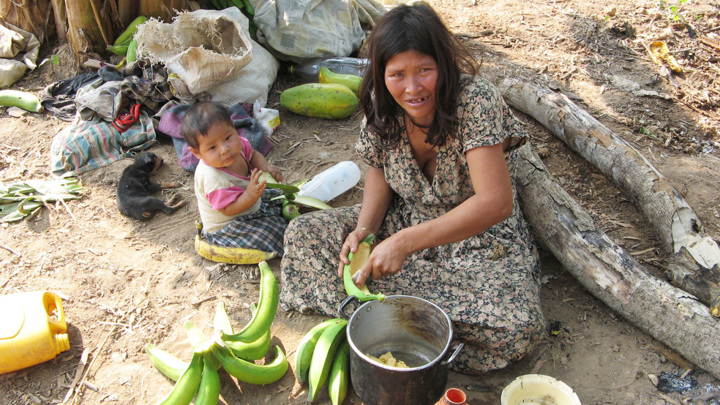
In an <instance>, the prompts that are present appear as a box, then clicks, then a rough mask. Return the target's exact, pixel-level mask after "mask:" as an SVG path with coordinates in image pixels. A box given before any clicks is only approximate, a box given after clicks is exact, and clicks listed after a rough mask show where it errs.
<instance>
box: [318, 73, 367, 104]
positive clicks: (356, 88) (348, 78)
mask: <svg viewBox="0 0 720 405" xmlns="http://www.w3.org/2000/svg"><path fill="white" fill-rule="evenodd" d="M318 82H320V83H339V84H344V85H346V86H348V88H349V89H350V90H352V92H353V93H355V95H356V96H358V97H360V83H361V82H362V77H360V76H357V75H351V74H344V73H335V72H333V71H332V70H330V69H328V68H326V67H324V66H323V67H321V68H320V71H318Z"/></svg>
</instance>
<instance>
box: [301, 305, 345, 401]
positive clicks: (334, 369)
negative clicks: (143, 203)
mask: <svg viewBox="0 0 720 405" xmlns="http://www.w3.org/2000/svg"><path fill="white" fill-rule="evenodd" d="M346 327H347V320H345V319H342V318H333V319H328V320H327V321H324V322H321V323H319V324H317V325H315V326H314V327H313V328H312V329H310V330H309V331H308V332H307V333H306V334H305V336H303V338H302V340H301V341H300V344H299V345H298V348H297V351H296V353H295V375H296V377H297V380H298V382H299V383H300V384H301V385H304V384H305V383H307V384H308V402H315V400H316V399H317V397H318V393H319V392H320V390H321V389H322V388H323V386H324V385H325V383H326V382H327V384H328V393H329V395H330V401H331V402H332V404H333V405H339V404H342V403H343V401H344V400H345V397H346V396H347V391H348V386H349V385H350V344H349V343H348V341H347V336H346Z"/></svg>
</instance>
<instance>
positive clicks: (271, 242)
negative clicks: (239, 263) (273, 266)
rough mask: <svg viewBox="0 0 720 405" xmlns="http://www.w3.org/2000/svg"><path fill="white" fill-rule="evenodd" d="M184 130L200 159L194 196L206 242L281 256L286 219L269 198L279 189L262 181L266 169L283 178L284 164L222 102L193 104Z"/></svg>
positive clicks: (188, 141)
mask: <svg viewBox="0 0 720 405" xmlns="http://www.w3.org/2000/svg"><path fill="white" fill-rule="evenodd" d="M180 132H181V133H182V136H183V138H185V141H186V142H187V144H188V148H189V149H190V151H191V152H192V153H193V155H195V157H197V158H198V159H199V160H200V163H199V164H198V166H197V169H195V197H196V198H197V201H198V210H199V211H200V218H201V219H202V223H203V234H204V236H205V237H206V238H207V240H208V242H210V243H212V244H214V245H219V246H225V247H242V248H246V249H259V250H263V251H266V252H277V254H278V256H282V255H283V234H284V233H285V227H286V226H287V223H286V221H285V219H283V217H282V202H281V201H270V199H271V198H272V197H275V196H277V195H279V194H280V192H279V191H278V190H271V189H269V190H265V181H264V180H263V181H259V179H260V175H261V174H262V173H263V171H267V172H269V173H270V174H271V175H272V176H273V177H274V178H275V179H276V180H277V181H282V179H283V176H282V173H281V172H280V169H278V168H277V167H276V166H273V165H271V164H269V163H268V162H267V160H266V159H265V157H264V156H263V155H262V154H261V153H259V152H257V151H254V150H253V149H252V146H250V142H249V141H248V140H247V139H245V138H243V137H241V136H240V135H239V134H238V132H237V130H236V129H235V126H234V125H233V122H232V120H231V118H230V113H229V112H228V110H227V109H226V108H225V107H223V106H222V105H220V104H216V103H212V102H200V103H197V104H195V105H193V106H192V107H191V108H190V109H189V110H188V112H187V113H186V114H185V116H184V117H183V120H182V124H181V128H180Z"/></svg>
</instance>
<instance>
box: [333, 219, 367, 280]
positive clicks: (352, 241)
mask: <svg viewBox="0 0 720 405" xmlns="http://www.w3.org/2000/svg"><path fill="white" fill-rule="evenodd" d="M371 233H372V232H371V231H370V230H369V229H367V228H356V229H355V230H354V231H352V232H350V234H349V235H348V236H347V238H345V242H344V243H343V244H342V246H341V247H340V267H338V276H340V277H342V276H343V270H344V269H345V265H346V264H349V263H350V260H348V255H349V254H350V252H353V253H355V252H357V250H358V246H360V242H362V240H363V239H365V237H366V236H368V235H370V234H371Z"/></svg>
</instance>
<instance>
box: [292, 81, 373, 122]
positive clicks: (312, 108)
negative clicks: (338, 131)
mask: <svg viewBox="0 0 720 405" xmlns="http://www.w3.org/2000/svg"><path fill="white" fill-rule="evenodd" d="M358 103H359V99H358V98H357V96H356V95H355V93H353V92H352V90H350V88H348V87H347V86H345V85H344V84H339V83H306V84H301V85H299V86H295V87H291V88H289V89H287V90H285V91H283V92H282V93H281V94H280V105H281V106H283V107H284V108H286V109H288V110H290V111H292V112H294V113H295V114H300V115H305V116H308V117H317V118H327V119H342V118H346V117H348V116H350V114H352V113H353V112H354V111H355V110H356V109H357V107H358Z"/></svg>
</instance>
